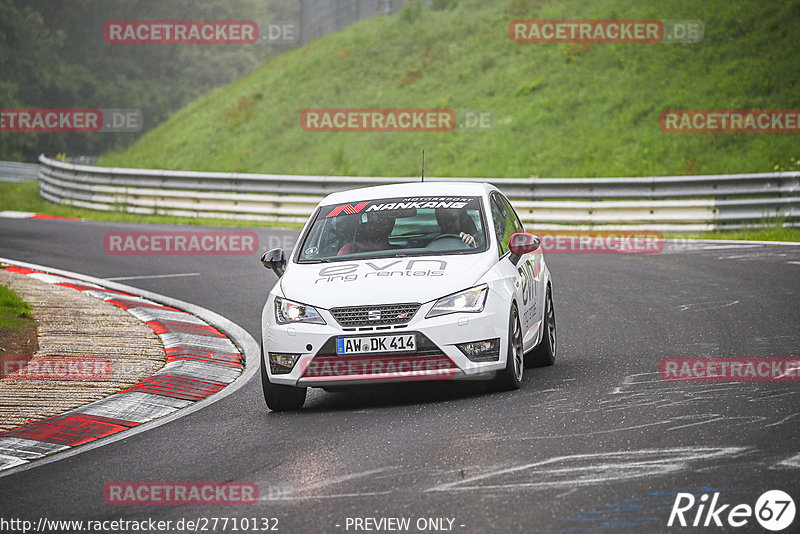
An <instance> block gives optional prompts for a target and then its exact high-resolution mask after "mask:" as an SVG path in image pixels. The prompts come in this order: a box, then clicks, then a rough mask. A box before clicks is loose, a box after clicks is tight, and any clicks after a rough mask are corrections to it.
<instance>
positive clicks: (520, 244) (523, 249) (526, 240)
mask: <svg viewBox="0 0 800 534" xmlns="http://www.w3.org/2000/svg"><path fill="white" fill-rule="evenodd" d="M540 244H541V241H540V240H539V238H538V237H536V236H535V235H533V234H529V233H528V232H517V233H516V234H511V237H510V238H509V239H508V249H509V250H510V251H511V263H513V264H514V265H516V264H517V262H519V259H520V258H521V257H522V256H523V255H524V254H530V253H531V252H535V251H536V250H538V249H539V245H540Z"/></svg>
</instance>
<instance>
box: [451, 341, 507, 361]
mask: <svg viewBox="0 0 800 534" xmlns="http://www.w3.org/2000/svg"><path fill="white" fill-rule="evenodd" d="M456 347H458V350H460V351H461V352H462V353H463V354H464V356H466V357H467V358H469V360H470V361H472V362H496V361H498V360H499V359H500V338H498V337H496V338H494V339H484V340H481V341H471V342H469V343H459V344H457V345H456Z"/></svg>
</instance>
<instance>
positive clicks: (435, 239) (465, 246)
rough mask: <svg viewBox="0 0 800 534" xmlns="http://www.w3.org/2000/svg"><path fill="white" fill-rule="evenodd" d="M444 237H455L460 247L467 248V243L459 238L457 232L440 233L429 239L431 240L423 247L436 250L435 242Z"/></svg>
mask: <svg viewBox="0 0 800 534" xmlns="http://www.w3.org/2000/svg"><path fill="white" fill-rule="evenodd" d="M444 239H456V240H458V242H459V243H460V244H461V245H462V248H468V247H469V245H467V244H466V243H464V240H463V239H461V236H460V235H458V234H442V235H439V236H436V237H434V238H433V239H431V242H430V243H428V245H427V246H426V247H425V248H432V249H434V250H438V247H437V246H436V242H437V241H441V240H444Z"/></svg>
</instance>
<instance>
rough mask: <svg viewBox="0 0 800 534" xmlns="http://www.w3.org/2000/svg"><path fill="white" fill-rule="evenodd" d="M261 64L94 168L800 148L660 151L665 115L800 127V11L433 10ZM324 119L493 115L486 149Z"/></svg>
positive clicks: (351, 31) (763, 5) (489, 173)
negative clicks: (666, 32) (791, 115)
mask: <svg viewBox="0 0 800 534" xmlns="http://www.w3.org/2000/svg"><path fill="white" fill-rule="evenodd" d="M435 4H436V5H441V4H449V7H446V8H445V9H438V10H436V9H433V8H429V7H420V6H419V5H414V4H411V5H409V6H407V7H406V9H405V10H404V11H402V12H401V13H399V14H398V15H396V16H394V17H391V18H385V17H378V18H375V19H371V20H367V21H363V22H361V23H359V24H356V25H354V26H352V27H350V28H348V29H347V30H346V31H343V32H341V33H338V34H335V35H331V36H329V37H326V38H324V39H320V40H318V41H314V42H312V43H310V44H309V45H307V46H305V47H303V48H301V49H297V50H294V51H291V52H289V53H286V54H283V55H281V56H277V57H274V58H272V59H270V60H268V61H266V62H265V63H264V64H263V65H262V66H261V67H260V68H258V69H257V70H256V71H255V72H253V73H252V74H250V75H248V76H247V77H245V78H243V79H241V80H239V81H237V82H235V83H233V84H231V85H229V86H227V87H224V88H222V89H219V90H216V91H214V92H212V93H210V94H207V95H205V96H203V97H201V98H199V99H197V100H196V101H194V102H192V103H191V104H190V105H188V106H187V107H185V108H184V109H182V110H181V111H180V112H178V113H176V114H174V115H173V116H172V117H170V119H169V120H168V121H167V122H165V123H164V124H162V125H160V126H159V127H158V128H156V129H154V130H153V131H151V132H150V133H148V134H147V135H145V136H144V137H143V138H142V139H140V140H139V141H138V142H137V143H135V144H134V145H133V146H132V147H131V148H130V149H128V150H126V151H125V152H121V153H112V154H107V155H105V156H104V157H103V158H102V159H101V161H100V164H102V165H115V166H125V167H146V168H164V169H186V170H213V171H236V172H264V173H287V174H323V175H365V176H410V175H416V174H418V173H419V160H420V150H421V149H422V148H424V149H425V154H426V174H427V175H430V176H478V177H520V176H523V177H527V176H541V177H578V176H638V175H672V174H710V173H726V172H763V171H770V170H773V169H774V168H775V166H776V165H777V166H779V167H781V168H786V167H788V166H789V163H788V162H789V161H790V158H791V157H792V156H797V155H798V152H800V134H787V133H784V134H765V133H761V134H745V133H737V134H732V133H694V134H687V133H664V132H662V131H661V128H660V125H659V113H660V112H661V111H662V110H664V109H695V108H699V109H727V108H736V109H756V108H766V109H800V83H798V80H800V69H798V66H800V54H799V53H798V52H800V48H798V45H797V35H799V34H800V1H797V0H792V1H777V0H775V1H773V0H770V1H763V2H760V1H752V0H749V1H748V0H705V1H696V2H687V1H685V0H653V1H648V2H640V1H638V0H595V1H592V2H586V1H583V0H550V1H547V0H497V1H491V2H485V1H480V0H460V1H454V0H449V1H445V0H440V1H439V2H435ZM517 18H539V19H634V18H637V19H639V18H641V19H661V20H669V19H694V20H701V21H703V22H704V24H705V38H704V40H703V41H702V42H700V43H696V44H666V43H655V44H595V45H578V44H517V43H514V42H512V41H511V40H510V39H509V38H508V23H509V22H510V21H511V20H513V19H517ZM323 107H337V108H341V107H359V108H367V107H378V108H388V107H414V108H421V107H446V108H452V109H456V110H459V109H482V110H488V111H491V112H492V113H493V114H494V116H495V118H496V124H495V126H494V128H493V129H491V130H490V131H485V132H462V131H456V132H448V133H316V132H313V133H312V132H305V131H303V130H302V128H301V127H300V118H299V117H300V112H301V111H302V110H303V109H306V108H323Z"/></svg>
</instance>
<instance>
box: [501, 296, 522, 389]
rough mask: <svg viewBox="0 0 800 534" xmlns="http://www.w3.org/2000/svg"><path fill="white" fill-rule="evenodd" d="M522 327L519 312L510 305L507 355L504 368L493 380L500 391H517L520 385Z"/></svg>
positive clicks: (514, 306) (514, 305)
mask: <svg viewBox="0 0 800 534" xmlns="http://www.w3.org/2000/svg"><path fill="white" fill-rule="evenodd" d="M523 367H524V364H523V355H522V327H521V326H520V324H519V312H517V306H516V304H512V305H511V314H510V317H509V320H508V355H507V356H506V367H505V369H503V370H502V371H500V372H499V373H498V374H497V377H496V378H495V380H496V384H497V387H498V388H499V389H502V390H512V389H519V387H520V385H521V384H522V370H523Z"/></svg>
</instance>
